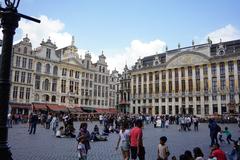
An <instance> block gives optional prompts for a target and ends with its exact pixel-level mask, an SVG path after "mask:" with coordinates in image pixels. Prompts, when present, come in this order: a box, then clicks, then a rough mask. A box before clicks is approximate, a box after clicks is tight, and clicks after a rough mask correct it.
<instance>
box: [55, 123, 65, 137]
mask: <svg viewBox="0 0 240 160" xmlns="http://www.w3.org/2000/svg"><path fill="white" fill-rule="evenodd" d="M56 137H57V138H63V137H65V136H64V127H63V126H61V127H60V128H59V129H58V130H57V132H56Z"/></svg>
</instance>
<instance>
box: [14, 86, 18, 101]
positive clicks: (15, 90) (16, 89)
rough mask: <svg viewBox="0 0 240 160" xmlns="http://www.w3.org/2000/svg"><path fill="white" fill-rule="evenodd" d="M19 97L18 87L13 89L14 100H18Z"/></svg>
mask: <svg viewBox="0 0 240 160" xmlns="http://www.w3.org/2000/svg"><path fill="white" fill-rule="evenodd" d="M17 97H18V86H14V87H13V99H17Z"/></svg>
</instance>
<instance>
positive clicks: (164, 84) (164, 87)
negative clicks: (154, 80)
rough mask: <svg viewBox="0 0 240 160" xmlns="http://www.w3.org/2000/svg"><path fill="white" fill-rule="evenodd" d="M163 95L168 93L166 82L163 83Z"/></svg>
mask: <svg viewBox="0 0 240 160" xmlns="http://www.w3.org/2000/svg"><path fill="white" fill-rule="evenodd" d="M162 93H166V82H162Z"/></svg>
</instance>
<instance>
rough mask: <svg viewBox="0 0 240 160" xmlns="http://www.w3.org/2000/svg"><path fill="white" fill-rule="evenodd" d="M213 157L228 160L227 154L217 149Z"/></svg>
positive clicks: (218, 159)
mask: <svg viewBox="0 0 240 160" xmlns="http://www.w3.org/2000/svg"><path fill="white" fill-rule="evenodd" d="M211 156H213V157H216V158H217V160H227V157H226V155H225V153H224V152H223V151H222V150H221V149H215V150H214V151H213V152H212V155H211Z"/></svg>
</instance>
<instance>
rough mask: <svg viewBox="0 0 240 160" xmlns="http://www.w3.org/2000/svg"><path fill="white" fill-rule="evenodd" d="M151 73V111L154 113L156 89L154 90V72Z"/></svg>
mask: <svg viewBox="0 0 240 160" xmlns="http://www.w3.org/2000/svg"><path fill="white" fill-rule="evenodd" d="M152 75H153V76H152V78H153V80H152V87H153V88H152V91H153V93H152V95H153V96H152V97H153V98H152V113H153V114H155V113H156V111H155V106H156V104H155V99H156V97H157V96H156V93H155V92H156V91H155V83H156V82H155V72H153V74H152Z"/></svg>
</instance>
